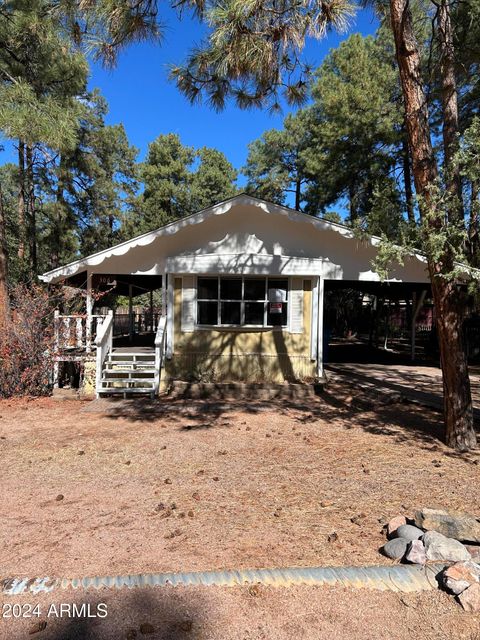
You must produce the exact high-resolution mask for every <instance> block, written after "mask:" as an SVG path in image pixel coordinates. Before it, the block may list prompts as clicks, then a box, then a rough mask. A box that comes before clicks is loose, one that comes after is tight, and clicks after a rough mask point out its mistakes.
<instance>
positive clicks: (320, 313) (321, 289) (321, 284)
mask: <svg viewBox="0 0 480 640" xmlns="http://www.w3.org/2000/svg"><path fill="white" fill-rule="evenodd" d="M324 294H325V280H324V279H323V276H319V277H318V316H317V344H318V346H317V376H318V377H319V378H323V376H324V374H325V371H324V368H323V299H324Z"/></svg>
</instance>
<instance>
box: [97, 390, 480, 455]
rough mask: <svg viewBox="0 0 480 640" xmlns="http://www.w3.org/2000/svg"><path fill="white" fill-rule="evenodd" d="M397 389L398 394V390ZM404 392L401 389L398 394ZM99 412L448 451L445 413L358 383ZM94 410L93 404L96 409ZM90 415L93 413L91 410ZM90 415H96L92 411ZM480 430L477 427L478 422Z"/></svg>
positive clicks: (183, 429) (117, 405) (131, 402)
mask: <svg viewBox="0 0 480 640" xmlns="http://www.w3.org/2000/svg"><path fill="white" fill-rule="evenodd" d="M393 389H394V390H395V391H398V389H397V388H396V385H393ZM400 391H401V389H400ZM97 402H101V404H98V405H97V409H96V410H95V411H96V412H99V413H102V414H104V415H106V416H107V417H108V418H110V419H112V420H116V419H119V418H122V419H126V420H129V421H132V422H152V423H153V422H156V421H158V420H161V421H166V420H167V421H169V422H171V423H173V424H175V422H177V423H178V426H177V428H178V431H179V432H180V433H184V434H188V432H189V431H198V430H209V429H228V428H230V427H232V423H231V422H230V421H229V417H230V416H231V415H232V414H234V413H235V414H243V415H244V416H245V420H247V421H248V416H249V415H257V414H259V413H261V412H265V411H272V410H273V411H276V412H278V413H279V414H284V415H285V414H289V415H291V416H292V418H293V419H295V420H296V421H298V422H300V423H303V424H306V423H310V422H314V421H317V420H327V421H329V422H335V423H337V424H338V425H339V426H340V427H342V428H344V429H352V430H353V429H359V428H360V429H362V430H363V431H365V432H367V433H370V434H372V435H380V436H388V437H390V438H391V439H392V441H393V442H397V443H403V442H406V441H409V442H412V441H413V442H415V443H416V444H417V445H418V446H421V447H423V448H426V449H429V450H436V449H438V450H440V449H444V445H443V443H442V437H443V419H442V414H441V411H439V410H438V409H435V408H428V407H424V406H422V405H421V404H418V403H412V402H410V401H409V399H408V398H404V397H402V396H401V395H400V394H398V393H394V394H392V393H388V392H387V393H383V392H381V391H378V390H377V391H376V390H375V385H372V389H367V390H363V391H362V390H360V391H359V390H358V388H357V387H356V386H355V384H354V383H352V384H350V385H349V384H348V383H346V382H345V381H344V380H342V381H340V382H332V383H329V384H328V385H327V386H326V387H325V388H324V389H323V390H322V391H321V392H320V393H319V395H317V396H312V398H311V399H310V398H307V399H302V400H297V401H290V400H270V401H268V402H264V401H262V402H260V401H248V400H245V401H241V402H240V401H238V400H231V401H225V400H222V401H215V400H185V399H176V400H169V399H167V398H160V399H158V400H154V401H151V400H148V399H142V398H135V399H128V400H117V399H103V400H101V401H97ZM92 405H93V403H92ZM87 410H90V409H87ZM91 410H92V411H93V410H94V407H93V406H92V408H91ZM319 428H320V427H319ZM477 429H478V422H477ZM446 454H447V455H450V456H452V457H458V458H459V459H463V460H468V456H465V455H463V454H460V453H456V452H454V451H448V453H446Z"/></svg>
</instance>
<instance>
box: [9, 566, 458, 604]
mask: <svg viewBox="0 0 480 640" xmlns="http://www.w3.org/2000/svg"><path fill="white" fill-rule="evenodd" d="M447 566H449V565H448V564H446V563H442V564H440V563H435V564H429V565H426V566H424V567H422V566H420V565H394V566H385V565H380V566H366V567H292V568H285V569H239V570H226V571H193V572H186V573H146V574H137V575H119V576H96V577H85V578H47V577H45V578H5V579H2V580H0V593H2V594H3V595H11V596H15V595H20V594H23V593H31V594H37V593H49V592H51V591H54V590H58V589H82V590H85V591H86V590H87V589H92V588H93V589H102V588H109V589H123V588H124V587H127V588H129V589H133V588H138V587H140V588H141V587H166V586H180V585H181V586H195V585H203V586H218V587H234V586H239V585H245V584H263V585H270V586H273V587H287V586H291V585H299V584H305V585H340V586H345V587H354V588H359V589H362V588H363V589H376V590H380V591H395V592H403V593H408V592H414V591H426V590H429V589H437V588H438V586H439V585H438V576H439V574H440V573H441V572H442V571H443V570H444V569H445V567H447Z"/></svg>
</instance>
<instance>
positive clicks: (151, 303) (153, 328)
mask: <svg viewBox="0 0 480 640" xmlns="http://www.w3.org/2000/svg"><path fill="white" fill-rule="evenodd" d="M146 329H147V327H145V330H146ZM150 330H151V332H152V333H153V332H154V331H155V323H154V322H153V291H150Z"/></svg>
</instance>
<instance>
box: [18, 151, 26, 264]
mask: <svg viewBox="0 0 480 640" xmlns="http://www.w3.org/2000/svg"><path fill="white" fill-rule="evenodd" d="M25 202H26V197H25V143H24V142H22V141H21V140H19V141H18V258H19V260H20V266H21V269H22V271H23V266H24V265H23V263H24V260H25V238H26V237H27V234H26V229H25Z"/></svg>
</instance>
